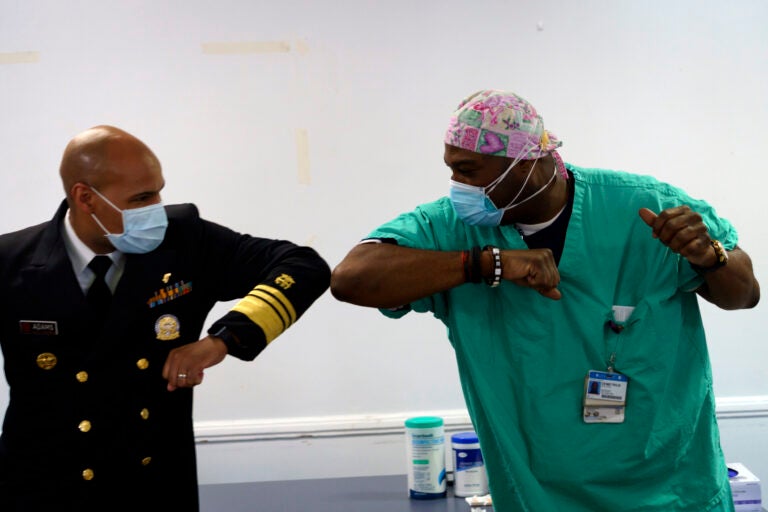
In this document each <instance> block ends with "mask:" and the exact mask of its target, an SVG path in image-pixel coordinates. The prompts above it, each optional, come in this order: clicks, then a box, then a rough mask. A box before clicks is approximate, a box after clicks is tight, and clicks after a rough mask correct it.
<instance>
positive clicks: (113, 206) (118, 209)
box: [88, 185, 123, 213]
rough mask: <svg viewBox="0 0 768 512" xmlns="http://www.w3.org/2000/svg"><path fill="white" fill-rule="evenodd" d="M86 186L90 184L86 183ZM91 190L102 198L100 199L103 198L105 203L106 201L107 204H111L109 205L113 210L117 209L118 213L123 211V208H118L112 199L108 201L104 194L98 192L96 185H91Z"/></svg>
mask: <svg viewBox="0 0 768 512" xmlns="http://www.w3.org/2000/svg"><path fill="white" fill-rule="evenodd" d="M88 186H89V187H90V185H88ZM91 190H93V191H94V192H96V195H97V196H99V197H100V198H102V199H103V200H104V201H105V202H106V203H107V204H108V205H109V206H111V207H112V208H114V209H115V210H117V211H119V212H120V213H123V210H121V209H120V208H118V207H117V206H115V203H113V202H112V201H110V200H109V199H107V196H105V195H104V194H102V193H101V192H99V191H98V190H96V187H91Z"/></svg>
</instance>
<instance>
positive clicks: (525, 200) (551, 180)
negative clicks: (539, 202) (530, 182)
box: [502, 166, 557, 211]
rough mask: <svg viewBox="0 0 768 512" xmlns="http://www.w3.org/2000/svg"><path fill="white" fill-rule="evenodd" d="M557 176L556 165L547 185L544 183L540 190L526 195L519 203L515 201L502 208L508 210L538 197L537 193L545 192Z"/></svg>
mask: <svg viewBox="0 0 768 512" xmlns="http://www.w3.org/2000/svg"><path fill="white" fill-rule="evenodd" d="M555 176H557V166H555V168H554V170H553V171H552V177H550V178H549V181H548V182H547V184H546V185H544V186H543V187H541V188H540V189H539V190H537V191H536V192H534V193H533V194H531V195H530V196H528V197H526V198H525V199H523V200H522V201H520V202H519V203H515V204H509V205H507V206H505V207H504V208H502V210H504V211H507V210H511V209H512V208H514V207H516V206H520V205H521V204H523V203H526V202H528V201H529V200H531V199H533V198H534V197H536V196H537V195H539V194H541V193H542V192H544V191H545V190H546V189H547V187H549V185H550V184H551V183H552V182H553V181H554V180H555Z"/></svg>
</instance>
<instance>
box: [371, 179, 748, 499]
mask: <svg viewBox="0 0 768 512" xmlns="http://www.w3.org/2000/svg"><path fill="white" fill-rule="evenodd" d="M567 168H568V170H569V171H570V172H571V173H572V176H573V178H574V179H575V192H574V193H575V195H574V202H573V212H572V215H571V219H570V222H569V224H568V229H567V234H566V239H565V246H564V248H563V254H562V257H561V260H560V263H559V272H560V278H561V281H560V285H559V289H560V291H561V292H562V299H561V300H559V301H555V300H551V299H548V298H545V297H543V296H541V295H540V294H539V293H538V292H536V291H534V290H531V289H528V288H523V287H520V286H516V285H514V284H513V283H511V282H507V281H502V283H501V285H500V286H498V287H496V288H491V287H489V286H487V285H486V284H473V283H466V284H463V285H461V286H458V287H456V288H453V289H451V290H448V291H446V292H443V293H439V294H435V295H433V296H430V297H426V298H423V299H421V300H418V301H415V302H413V303H411V304H409V305H406V306H405V307H403V308H401V309H398V310H383V309H382V310H381V311H382V313H384V314H385V315H387V316H389V317H392V318H399V317H401V316H403V315H404V314H406V313H407V312H408V311H416V312H431V313H433V314H434V315H435V317H437V318H438V319H440V320H441V321H442V322H443V323H444V324H445V325H446V327H447V329H448V338H449V340H450V342H451V344H452V345H453V347H454V349H455V353H456V360H457V363H458V369H459V375H460V378H461V385H462V389H463V392H464V397H465V400H466V404H467V408H468V411H469V414H470V417H471V419H472V422H473V424H474V427H475V429H476V430H477V433H478V436H479V438H480V444H481V447H482V451H483V456H484V459H485V462H486V467H487V470H488V476H489V483H490V489H491V495H492V498H493V503H494V509H495V510H496V511H497V512H513V511H514V512H517V511H533V512H600V511H606V512H609V511H610V512H616V511H617V510H620V511H622V512H629V511H641V510H642V511H663V512H672V511H683V510H684V511H695V512H703V511H718V512H719V511H732V510H733V503H732V498H731V494H730V486H729V483H728V475H727V468H726V466H725V461H724V458H723V454H722V451H721V447H720V439H719V433H718V428H717V423H716V418H715V398H714V393H713V389H712V376H711V370H710V363H709V356H708V352H707V345H706V339H705V334H704V329H703V325H702V320H701V315H700V312H699V306H698V300H697V295H696V294H695V292H694V290H695V289H696V288H697V287H698V286H699V285H700V284H701V283H702V282H703V279H702V278H701V277H700V276H699V275H698V274H697V273H696V272H695V271H694V270H693V269H692V268H691V266H690V265H689V264H688V262H687V260H685V259H684V258H683V257H681V256H679V255H678V254H675V253H674V252H672V251H671V250H670V249H668V248H667V247H666V246H665V245H663V244H662V243H661V242H659V241H658V240H657V239H654V238H653V237H652V234H651V228H650V227H648V226H647V225H646V224H645V223H644V222H643V221H642V219H641V218H640V216H639V215H638V210H639V209H640V208H642V207H646V208H649V209H651V210H653V211H654V212H656V213H658V212H660V211H661V210H663V209H666V208H670V207H673V206H679V205H683V204H687V205H689V206H690V207H691V208H692V209H693V210H694V211H697V212H698V213H700V214H701V216H702V217H703V219H704V222H705V223H706V225H707V227H708V229H709V232H710V235H711V236H712V237H713V238H716V239H718V240H720V241H721V242H722V243H723V245H724V246H725V247H726V248H727V249H733V247H734V246H735V245H736V243H737V234H736V231H735V229H734V228H733V226H732V225H731V224H730V223H729V222H728V221H727V220H725V219H723V218H720V217H718V216H717V215H716V212H715V210H714V209H713V208H712V207H711V206H710V205H708V204H707V203H706V202H704V201H701V200H697V199H693V198H691V197H690V196H688V195H687V194H686V193H685V192H683V191H682V190H680V189H678V188H676V187H673V186H670V185H668V184H665V183H661V182H659V181H658V180H656V179H654V178H652V177H650V176H641V175H634V174H628V173H624V172H617V171H608V170H600V169H586V168H579V167H575V166H572V165H570V164H569V165H568V166H567ZM369 237H370V238H392V239H395V240H396V242H397V243H398V244H399V245H402V246H407V247H414V248H420V249H432V250H439V251H458V250H465V249H468V248H471V247H473V246H480V247H482V246H485V245H494V246H497V247H500V248H502V249H527V246H526V245H525V242H524V241H523V240H522V238H521V237H520V235H519V234H518V232H517V230H516V229H515V228H514V226H501V227H477V226H470V225H468V224H465V223H464V222H463V221H462V220H460V219H459V218H458V217H457V216H456V213H455V211H454V209H453V207H452V206H451V202H450V200H449V199H448V198H447V197H443V198H441V199H438V200H437V201H434V202H431V203H427V204H424V205H421V206H419V207H417V208H416V209H415V210H414V211H413V212H409V213H405V214H402V215H400V216H399V217H397V218H396V219H394V220H392V221H390V222H388V223H386V224H384V225H383V226H381V227H379V228H378V229H376V230H375V231H373V232H372V233H370V235H369ZM613 306H632V307H634V308H635V309H634V312H633V313H632V315H631V316H630V318H629V319H628V320H627V321H626V322H625V323H624V329H623V330H621V331H620V333H616V332H614V330H612V329H610V328H609V327H608V326H607V322H608V321H609V320H612V319H613V313H612V307H613ZM611 353H615V354H616V359H615V368H616V371H618V372H620V373H622V374H624V375H626V376H627V377H628V379H629V384H628V388H627V398H626V400H627V407H626V413H625V414H626V417H625V421H624V422H623V423H620V424H605V423H601V424H587V423H585V422H584V420H583V417H582V416H583V408H582V407H583V396H584V382H585V376H586V375H587V372H588V371H589V370H600V371H605V370H606V368H607V361H608V359H609V357H610V354H611Z"/></svg>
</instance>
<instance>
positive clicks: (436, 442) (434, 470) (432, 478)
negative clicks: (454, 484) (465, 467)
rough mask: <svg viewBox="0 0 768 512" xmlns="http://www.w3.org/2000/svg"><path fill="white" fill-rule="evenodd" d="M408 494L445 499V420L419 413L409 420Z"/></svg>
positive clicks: (406, 432) (406, 435) (416, 497)
mask: <svg viewBox="0 0 768 512" xmlns="http://www.w3.org/2000/svg"><path fill="white" fill-rule="evenodd" d="M405 448H406V452H407V456H408V495H409V496H410V497H411V498H415V499H432V498H444V497H445V496H446V489H445V432H444V431H443V419H442V418H438V417H435V416H417V417H415V418H409V419H407V420H406V421H405Z"/></svg>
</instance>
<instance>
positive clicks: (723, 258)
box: [691, 240, 728, 274]
mask: <svg viewBox="0 0 768 512" xmlns="http://www.w3.org/2000/svg"><path fill="white" fill-rule="evenodd" d="M709 243H710V244H712V248H713V249H714V250H715V256H716V257H717V259H716V260H715V264H714V265H712V266H711V267H701V266H699V265H694V264H693V263H691V267H692V268H693V270H695V271H696V272H698V273H699V274H705V273H707V272H712V271H713V270H717V269H719V268H721V267H724V266H726V265H727V264H728V252H727V251H726V250H725V247H723V244H722V243H720V240H710V241H709Z"/></svg>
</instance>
